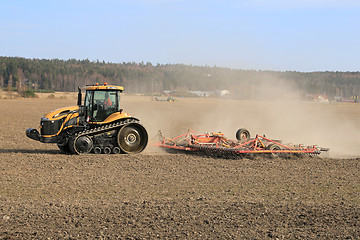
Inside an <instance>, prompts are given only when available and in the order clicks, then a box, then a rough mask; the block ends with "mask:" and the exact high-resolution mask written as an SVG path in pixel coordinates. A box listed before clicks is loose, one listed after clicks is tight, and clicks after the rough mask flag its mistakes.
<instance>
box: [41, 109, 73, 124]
mask: <svg viewBox="0 0 360 240" xmlns="http://www.w3.org/2000/svg"><path fill="white" fill-rule="evenodd" d="M78 111H79V106H71V107H64V108H59V109H56V110H54V111H52V112H50V113H47V114H45V116H43V118H45V119H47V120H50V121H52V120H58V119H60V118H63V117H64V116H66V115H68V114H69V113H73V112H78Z"/></svg>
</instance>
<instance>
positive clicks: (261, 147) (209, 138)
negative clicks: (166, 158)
mask: <svg viewBox="0 0 360 240" xmlns="http://www.w3.org/2000/svg"><path fill="white" fill-rule="evenodd" d="M236 139H237V140H230V139H228V138H226V137H225V136H224V134H223V133H222V132H218V133H214V132H210V133H205V134H197V133H196V132H195V131H193V130H188V132H187V133H185V134H182V135H180V136H177V137H175V138H166V137H163V136H162V133H161V131H159V141H158V143H157V144H156V145H157V146H158V147H161V148H164V149H165V150H181V151H188V152H199V153H207V154H210V155H216V156H222V155H223V156H225V155H229V154H230V155H237V156H242V155H255V154H264V155H268V156H272V157H286V156H292V155H293V156H300V155H303V154H306V155H319V154H320V153H321V152H328V151H329V150H330V149H329V148H322V147H318V146H316V145H312V146H304V145H301V144H298V145H293V144H282V142H281V141H280V140H274V139H270V138H267V137H265V135H263V136H261V135H258V134H257V135H256V136H255V137H254V138H250V132H249V131H248V130H246V129H244V128H241V129H239V130H238V131H237V132H236Z"/></svg>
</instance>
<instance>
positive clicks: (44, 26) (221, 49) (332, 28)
mask: <svg viewBox="0 0 360 240" xmlns="http://www.w3.org/2000/svg"><path fill="white" fill-rule="evenodd" d="M0 3H1V14H0V29H1V30H0V55H1V56H12V57H15V56H18V57H26V58H46V59H51V58H59V59H70V58H75V59H89V60H92V61H96V60H97V59H98V60H100V61H102V60H104V61H106V62H115V63H119V62H132V61H135V62H142V61H143V62H151V63H152V64H157V63H160V64H167V63H170V64H176V63H183V64H192V65H200V66H204V65H208V66H221V67H230V68H236V69H254V70H279V71H359V70H360V69H359V64H358V63H359V60H358V59H359V57H360V31H359V28H360V27H359V26H360V1H350V0H342V1H332V0H311V1H310V0H302V1H300V0H293V1H289V0H287V1H285V0H253V1H251V0H238V1H234V0H222V1H220V0H131V1H130V0H129V1H123V0H102V1H93V0H86V1H85V0H73V1H69V0H62V1H55V0H46V1H45V0H38V1H34V0H31V1H30V0H0Z"/></svg>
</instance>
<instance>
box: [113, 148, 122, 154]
mask: <svg viewBox="0 0 360 240" xmlns="http://www.w3.org/2000/svg"><path fill="white" fill-rule="evenodd" d="M120 151H121V150H120V148H119V147H114V148H113V150H112V152H113V153H114V154H119V153H120Z"/></svg>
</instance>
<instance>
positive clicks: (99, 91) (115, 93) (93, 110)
mask: <svg viewBox="0 0 360 240" xmlns="http://www.w3.org/2000/svg"><path fill="white" fill-rule="evenodd" d="M85 90H86V94H85V102H84V106H85V116H86V118H87V119H86V120H87V121H88V122H91V123H99V122H104V120H105V119H106V118H108V117H109V116H110V115H112V114H114V113H118V112H121V109H120V93H121V92H122V91H123V90H124V88H123V87H120V86H107V85H106V84H104V85H101V86H99V85H92V86H86V88H85Z"/></svg>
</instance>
